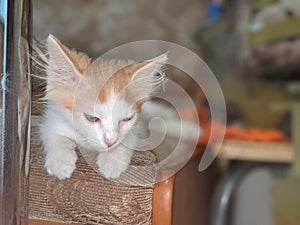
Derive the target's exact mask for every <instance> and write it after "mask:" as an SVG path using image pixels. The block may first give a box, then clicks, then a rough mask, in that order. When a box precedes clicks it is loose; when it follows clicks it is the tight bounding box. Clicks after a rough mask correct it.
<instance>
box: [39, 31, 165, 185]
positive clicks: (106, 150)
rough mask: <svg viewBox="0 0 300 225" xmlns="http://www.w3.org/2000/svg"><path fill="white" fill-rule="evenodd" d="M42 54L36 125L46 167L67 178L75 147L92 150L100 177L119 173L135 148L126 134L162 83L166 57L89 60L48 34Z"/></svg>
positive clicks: (71, 166)
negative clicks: (42, 89) (43, 77)
mask: <svg viewBox="0 0 300 225" xmlns="http://www.w3.org/2000/svg"><path fill="white" fill-rule="evenodd" d="M47 53H48V58H47V68H46V71H47V84H46V94H45V99H46V101H47V105H46V110H45V112H44V114H43V120H42V124H41V127H40V136H41V140H42V143H43V146H44V153H45V168H46V169H47V171H48V173H49V174H50V175H53V176H56V177H57V178H58V179H60V180H63V179H65V178H69V177H71V175H72V173H73V172H74V170H75V168H76V161H77V155H76V152H75V149H76V147H79V148H83V149H85V150H88V151H96V152H97V154H98V156H97V159H96V163H97V166H98V168H99V171H100V172H101V174H103V176H104V177H106V178H117V177H119V176H120V175H121V173H122V172H123V171H125V170H126V169H127V167H128V164H129V163H130V161H131V158H132V156H133V152H134V149H135V148H138V147H139V146H136V145H137V143H136V142H135V139H134V138H132V137H133V136H130V135H128V134H129V133H130V132H129V131H130V130H132V128H133V127H134V126H135V125H136V124H137V123H138V121H139V114H140V112H141V106H142V104H143V103H144V102H145V101H147V100H148V99H149V98H150V96H151V95H152V94H153V93H154V91H155V90H157V88H158V87H159V86H160V85H161V84H162V82H163V79H164V76H163V75H164V70H163V68H164V64H165V63H166V61H167V55H166V54H163V55H161V56H159V57H156V58H153V59H151V60H147V61H144V62H139V63H138V62H133V61H121V60H104V59H101V58H98V59H96V60H92V59H91V58H89V57H88V56H87V55H86V54H84V53H80V52H76V51H73V50H70V49H68V48H67V47H66V46H64V45H63V44H62V43H61V42H60V41H59V40H58V39H57V38H56V37H54V36H53V35H49V37H48V38H47ZM141 132H142V131H141ZM130 138H132V140H128V139H130ZM124 139H126V142H127V143H130V147H127V146H125V145H124V144H122V141H123V140H124Z"/></svg>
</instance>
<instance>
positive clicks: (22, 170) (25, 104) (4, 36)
mask: <svg viewBox="0 0 300 225" xmlns="http://www.w3.org/2000/svg"><path fill="white" fill-rule="evenodd" d="M30 10H31V2H30V0H0V14H1V30H0V31H1V32H0V36H1V38H0V39H1V44H0V48H1V49H0V50H1V54H0V57H1V59H0V61H1V62H0V67H1V68H0V69H1V94H2V96H1V136H0V140H1V142H0V144H1V146H0V147H1V148H0V225H19V224H26V217H27V206H26V196H27V187H28V179H27V178H28V168H29V167H28V164H29V140H28V139H29V126H28V124H29V115H30V80H29V69H30V60H29V44H28V43H29V40H30V31H31V30H30V25H31V17H30V14H31V12H30Z"/></svg>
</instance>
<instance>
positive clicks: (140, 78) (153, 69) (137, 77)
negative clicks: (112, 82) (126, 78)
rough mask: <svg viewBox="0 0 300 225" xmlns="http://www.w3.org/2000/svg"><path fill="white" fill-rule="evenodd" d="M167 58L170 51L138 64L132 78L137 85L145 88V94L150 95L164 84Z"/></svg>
mask: <svg viewBox="0 0 300 225" xmlns="http://www.w3.org/2000/svg"><path fill="white" fill-rule="evenodd" d="M167 60H168V53H165V54H162V55H160V56H158V57H155V58H153V59H150V60H147V61H144V62H142V63H138V64H137V67H136V71H135V72H134V73H133V74H132V77H131V79H132V81H133V82H134V83H135V87H137V88H139V89H140V90H143V92H144V95H150V94H151V93H152V92H153V91H155V89H157V88H158V87H160V86H161V85H162V84H163V82H164V71H165V65H166V62H167Z"/></svg>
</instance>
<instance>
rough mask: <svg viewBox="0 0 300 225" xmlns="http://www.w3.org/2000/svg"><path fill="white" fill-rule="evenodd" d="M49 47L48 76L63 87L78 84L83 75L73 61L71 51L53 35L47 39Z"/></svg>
mask: <svg viewBox="0 0 300 225" xmlns="http://www.w3.org/2000/svg"><path fill="white" fill-rule="evenodd" d="M47 46H48V53H49V63H48V76H50V77H51V78H54V79H55V82H56V83H57V84H61V85H66V84H74V83H77V82H78V81H79V80H80V79H81V73H80V72H79V70H78V69H77V68H76V66H75V64H74V62H73V61H72V58H71V51H70V50H69V49H68V48H67V47H66V46H64V45H63V44H62V43H61V42H60V41H59V40H58V39H57V38H56V37H55V36H53V35H52V34H50V35H49V36H48V38H47Z"/></svg>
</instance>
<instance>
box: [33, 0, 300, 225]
mask: <svg viewBox="0 0 300 225" xmlns="http://www.w3.org/2000/svg"><path fill="white" fill-rule="evenodd" d="M33 33H34V36H35V37H36V38H38V39H41V40H43V39H45V38H46V37H47V35H48V34H50V33H51V34H54V35H55V36H57V37H58V38H59V39H60V40H61V41H62V43H64V44H65V45H66V46H68V47H71V48H76V49H77V50H80V51H83V52H86V53H87V54H89V55H90V56H91V57H97V56H100V55H101V54H102V53H104V52H106V51H108V50H110V49H112V48H114V47H117V46H119V45H120V44H124V43H128V42H132V41H137V40H165V41H170V42H174V43H177V44H179V45H182V46H184V47H186V48H189V49H191V50H192V51H194V52H195V53H196V54H197V55H199V56H200V57H201V58H202V59H203V60H204V61H205V62H206V63H207V64H208V65H209V67H210V68H211V69H212V71H213V72H214V74H215V76H216V78H217V79H218V81H219V83H220V85H221V87H222V90H223V94H224V96H225V100H226V104H227V116H228V124H227V125H229V126H230V127H237V128H239V129H240V128H241V129H243V130H241V133H242V134H245V135H246V137H245V135H244V136H243V135H241V133H233V134H231V136H230V135H229V138H231V139H234V138H237V139H242V140H243V141H245V142H255V144H257V143H258V144H260V143H261V142H268V143H273V144H274V145H278V143H280V142H282V141H283V142H289V143H290V149H297V147H298V148H299V147H300V145H299V141H298V140H297V139H300V138H299V135H300V120H299V118H298V117H300V110H299V108H300V107H299V105H300V104H299V96H300V83H299V80H300V1H299V0H277V1H276V0H256V1H255V0H239V1H238V0H236V1H234V0H227V1H225V0H224V1H221V0H215V1H208V0H185V1H180V0H152V1H146V0H138V1H137V0H136V1H135V0H122V1H118V0H65V1H60V0H52V1H47V0H33ZM168 76H172V75H171V74H170V73H169V72H168ZM174 77H175V78H173V79H175V80H176V79H179V80H180V79H181V82H182V83H183V84H184V86H185V87H186V88H187V89H189V90H190V93H191V95H192V97H193V98H194V101H195V102H196V104H198V106H199V116H200V121H201V120H205V119H207V118H208V117H209V112H208V114H205V112H206V111H207V104H206V103H205V96H203V93H202V92H201V90H198V89H197V88H196V87H194V84H193V82H192V81H190V80H188V79H187V80H185V79H183V78H182V77H180V76H179V75H177V76H176V75H174ZM191 89H192V91H191ZM205 110H206V111H205ZM201 122H203V123H202V124H205V122H207V121H201ZM249 128H255V129H257V130H256V131H257V133H256V136H255V138H253V136H251V134H250V133H247V132H246V131H247V129H249ZM266 129H267V130H266ZM270 129H271V130H270ZM267 131H268V132H270V131H274V132H275V131H276V132H280V135H279V136H280V138H278V136H276V135H277V134H278V133H276V135H274V136H272V135H270V133H268V132H267ZM243 132H246V133H243ZM255 150H256V149H255V148H254V149H253V152H255ZM239 154H243V153H239ZM254 154H255V153H254ZM267 154H269V155H270V157H272V155H273V152H272V151H269V152H268V153H267ZM289 154H291V157H290V158H288V159H287V160H286V161H284V163H285V164H291V166H290V168H289V169H286V168H284V169H275V170H274V169H271V170H270V169H269V168H263V169H261V168H259V169H256V170H254V171H253V172H251V173H249V174H248V175H247V177H245V179H243V182H242V183H241V184H240V185H239V186H238V187H237V189H236V190H235V192H234V198H233V203H232V205H231V206H232V207H231V209H230V224H234V225H249V224H251V225H271V224H272V225H273V224H274V225H275V224H276V225H296V224H299V223H300V214H299V212H300V194H299V191H298V189H299V188H300V165H299V164H300V156H299V154H298V155H297V152H295V154H294V153H290V152H289V151H288V152H287V153H286V154H285V153H284V152H283V155H289ZM297 157H298V158H299V160H297ZM218 160H219V161H220V164H221V166H220V168H221V172H224V171H226V170H227V169H228V168H229V167H230V165H229V164H230V161H232V160H231V159H228V158H226V156H223V157H219V159H218ZM234 160H236V159H234ZM238 160H240V159H238ZM243 160H245V161H248V160H249V159H247V158H244V159H243ZM251 160H253V158H252V159H251ZM254 161H255V160H254ZM257 161H259V162H261V161H264V159H263V160H262V159H260V158H259V156H258V157H257ZM271 161H272V160H271ZM292 162H294V163H292ZM272 163H275V164H276V163H278V164H281V163H282V161H281V160H280V159H279V160H277V161H276V160H273V161H272ZM298 165H299V166H298ZM200 200H201V199H200ZM208 204H209V203H208ZM208 207H209V205H208ZM187 225H188V224H187Z"/></svg>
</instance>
